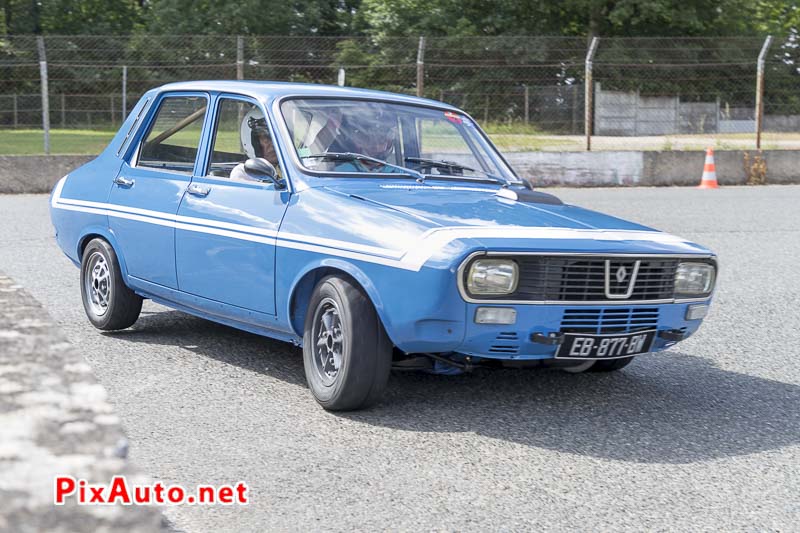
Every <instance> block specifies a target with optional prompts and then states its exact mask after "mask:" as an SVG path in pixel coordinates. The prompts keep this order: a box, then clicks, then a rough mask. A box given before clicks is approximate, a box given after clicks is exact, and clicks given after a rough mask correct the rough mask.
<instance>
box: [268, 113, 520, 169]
mask: <svg viewBox="0 0 800 533" xmlns="http://www.w3.org/2000/svg"><path fill="white" fill-rule="evenodd" d="M281 113H282V115H283V118H284V120H285V121H286V126H287V128H288V130H289V135H290V136H291V138H292V143H293V144H294V148H295V150H296V152H297V157H298V159H299V160H300V162H301V164H302V165H303V166H304V167H305V168H307V169H309V170H314V171H319V172H324V173H336V172H343V173H348V174H353V173H356V174H398V173H399V174H402V173H406V174H408V175H411V176H419V175H422V176H424V177H425V178H431V179H436V178H437V177H438V178H442V179H464V180H486V181H491V182H517V181H518V180H517V178H515V177H514V174H513V173H512V172H511V170H510V169H509V168H508V167H507V166H506V165H505V163H503V161H502V160H501V159H500V158H499V157H498V156H497V155H496V153H495V152H494V149H493V148H492V147H491V145H490V144H489V143H488V142H487V141H486V139H485V138H484V137H483V135H482V134H481V133H480V132H479V131H478V130H477V128H476V126H475V124H474V123H473V122H472V120H470V119H469V118H468V117H466V116H464V115H462V114H460V113H454V112H452V111H443V110H437V109H429V108H424V107H419V106H414V105H405V104H393V103H386V102H374V101H367V100H350V99H341V100H337V99H329V98H306V99H291V100H286V101H284V102H283V103H282V104H281Z"/></svg>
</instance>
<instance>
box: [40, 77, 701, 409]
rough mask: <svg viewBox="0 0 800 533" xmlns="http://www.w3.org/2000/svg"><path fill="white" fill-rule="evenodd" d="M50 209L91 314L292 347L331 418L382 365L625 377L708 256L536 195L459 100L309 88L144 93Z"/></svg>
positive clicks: (677, 324)
mask: <svg viewBox="0 0 800 533" xmlns="http://www.w3.org/2000/svg"><path fill="white" fill-rule="evenodd" d="M51 214H52V220H53V224H54V226H55V228H56V238H57V240H58V244H59V245H60V247H61V248H62V249H63V251H64V252H65V253H66V255H67V256H68V257H69V258H70V259H71V260H72V261H73V262H74V263H75V264H76V265H77V266H79V267H80V269H81V276H80V279H81V281H80V286H81V294H82V298H83V305H84V308H85V310H86V314H87V315H88V317H89V320H90V321H91V322H92V324H94V325H95V326H96V327H97V328H99V329H101V330H118V329H123V328H127V327H129V326H131V325H133V324H134V323H135V322H136V319H137V318H138V316H139V312H140V309H141V306H142V300H143V299H144V298H149V299H152V300H154V301H156V302H159V303H161V304H163V305H166V306H169V307H172V308H175V309H179V310H181V311H185V312H187V313H191V314H194V315H197V316H200V317H203V318H206V319H209V320H213V321H216V322H220V323H223V324H227V325H229V326H233V327H236V328H240V329H243V330H247V331H250V332H254V333H258V334H261V335H266V336H268V337H273V338H277V339H281V340H285V341H288V342H292V343H294V344H295V345H298V346H302V348H303V361H304V367H305V374H306V378H307V381H308V385H309V388H310V390H311V392H312V393H313V395H314V397H315V398H316V400H317V401H318V402H319V403H320V404H321V405H322V406H323V407H324V408H326V409H330V410H346V409H358V408H363V407H366V406H368V405H371V404H373V403H375V402H377V401H378V400H379V399H380V397H381V393H382V392H383V391H384V389H385V387H386V384H387V380H388V377H389V372H390V370H391V369H392V368H393V367H394V368H405V369H423V370H427V371H430V372H439V373H456V372H462V371H465V370H470V369H471V368H473V367H476V366H553V367H560V368H563V369H565V370H567V371H571V372H584V371H601V372H603V371H612V370H619V369H621V368H623V367H624V366H626V365H627V364H629V363H630V362H631V361H632V360H633V358H634V357H635V356H637V355H640V354H645V353H648V352H657V351H660V350H663V349H665V348H667V347H669V346H671V345H673V344H675V343H676V342H679V341H681V340H683V339H685V338H687V337H688V336H689V335H691V334H692V333H694V332H695V331H696V330H697V328H698V327H699V326H700V324H701V322H702V320H703V318H704V317H705V316H706V313H707V311H708V308H709V303H710V301H711V297H712V293H713V290H714V283H715V278H716V268H717V265H716V259H715V256H714V254H713V253H712V252H710V251H709V250H707V249H705V248H703V247H701V246H699V245H697V244H693V243H691V242H688V241H686V240H684V239H682V238H679V237H675V236H672V235H668V234H665V233H662V232H660V231H656V230H653V229H650V228H647V227H644V226H641V225H639V224H634V223H632V222H626V221H624V220H620V219H618V218H614V217H611V216H607V215H603V214H600V213H597V212H593V211H589V210H586V209H583V208H580V207H576V206H573V205H566V204H564V203H562V202H561V201H560V200H559V199H557V198H556V197H554V196H552V195H550V194H546V193H543V192H539V191H535V190H533V189H532V188H531V186H530V185H529V184H528V183H526V182H525V181H524V180H521V179H520V178H519V177H518V176H517V175H516V174H515V173H514V171H513V170H512V169H511V168H510V167H509V165H508V163H507V162H506V161H505V159H504V158H503V156H502V155H501V154H500V153H499V152H498V151H497V149H496V148H495V147H494V146H493V145H492V143H491V141H490V140H489V138H488V137H487V136H486V134H485V133H484V132H483V131H482V130H481V129H480V128H479V127H478V125H477V124H476V123H475V121H474V120H473V119H472V118H470V116H469V115H467V114H466V113H464V112H463V111H461V110H459V109H457V108H455V107H452V106H449V105H446V104H443V103H441V102H436V101H432V100H426V99H422V98H414V97H410V96H404V95H398V94H390V93H384V92H377V91H367V90H357V89H348V88H342V87H326V86H318V85H304V84H286V83H263V82H230V81H206V82H186V83H174V84H169V85H164V86H162V87H159V88H157V89H153V90H151V91H149V92H148V93H146V94H145V95H144V96H143V97H142V99H141V100H140V101H139V103H138V104H137V105H136V107H135V108H134V109H133V111H132V113H131V114H130V116H129V117H128V118H127V120H126V121H125V123H124V124H123V125H122V127H121V129H120V130H119V132H118V133H117V135H116V136H115V137H114V139H113V140H112V141H111V144H110V145H109V146H108V147H107V148H106V149H105V151H104V152H103V153H102V154H100V156H99V157H97V158H96V159H94V160H93V161H91V162H89V163H87V164H86V165H84V166H82V167H80V168H78V169H76V170H74V171H73V172H71V173H69V174H68V175H67V176H65V177H64V178H62V179H61V180H60V181H59V182H58V183H57V185H56V186H55V188H54V190H53V193H52V198H51Z"/></svg>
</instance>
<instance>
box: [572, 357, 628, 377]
mask: <svg viewBox="0 0 800 533" xmlns="http://www.w3.org/2000/svg"><path fill="white" fill-rule="evenodd" d="M632 361H633V357H622V358H620V359H598V360H595V361H585V362H583V363H580V364H578V365H575V366H567V367H564V368H563V369H562V370H564V371H565V372H569V373H570V374H582V373H584V372H614V371H616V370H622V369H623V368H625V367H626V366H628V365H629V364H631V362H632Z"/></svg>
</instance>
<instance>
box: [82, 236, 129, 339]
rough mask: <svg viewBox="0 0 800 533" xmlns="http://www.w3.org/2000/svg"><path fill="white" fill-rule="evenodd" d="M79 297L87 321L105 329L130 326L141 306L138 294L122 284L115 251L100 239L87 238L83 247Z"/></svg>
mask: <svg viewBox="0 0 800 533" xmlns="http://www.w3.org/2000/svg"><path fill="white" fill-rule="evenodd" d="M81 299H82V300H83V308H84V310H85V311H86V316H87V317H88V318H89V321H90V322H91V323H92V325H94V327H96V328H97V329H101V330H105V331H111V330H116V329H125V328H127V327H130V326H132V325H133V324H134V322H136V320H137V319H138V318H139V313H140V312H141V310H142V297H141V296H139V295H138V294H136V293H135V292H133V291H132V290H130V289H129V288H128V286H127V285H125V282H124V281H123V280H122V271H121V270H120V268H119V261H118V260H117V254H116V253H114V249H113V248H112V247H111V245H110V244H108V243H107V242H106V241H104V240H103V239H93V240H91V241H90V242H89V244H87V245H86V248H85V249H84V251H83V257H82V259H81Z"/></svg>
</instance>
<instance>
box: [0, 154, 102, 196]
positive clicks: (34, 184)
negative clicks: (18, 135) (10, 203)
mask: <svg viewBox="0 0 800 533" xmlns="http://www.w3.org/2000/svg"><path fill="white" fill-rule="evenodd" d="M93 158H94V156H86V155H0V194H22V193H25V194H33V193H42V192H50V190H51V189H52V188H53V185H55V183H56V182H57V181H58V180H59V179H60V178H61V177H62V176H63V175H64V174H66V173H68V172H69V171H70V170H72V169H74V168H76V167H79V166H81V165H83V164H84V163H86V162H88V161H90V160H92V159H93Z"/></svg>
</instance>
